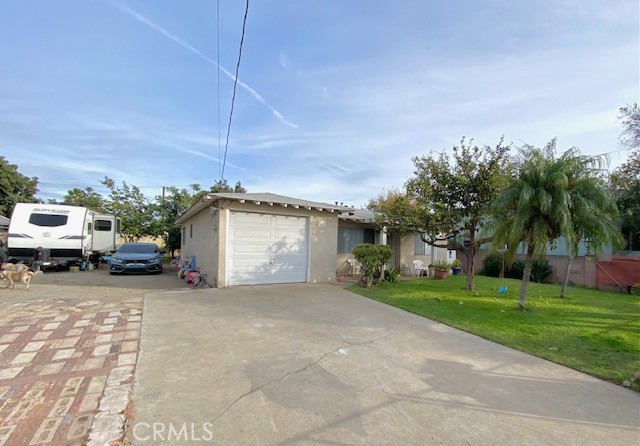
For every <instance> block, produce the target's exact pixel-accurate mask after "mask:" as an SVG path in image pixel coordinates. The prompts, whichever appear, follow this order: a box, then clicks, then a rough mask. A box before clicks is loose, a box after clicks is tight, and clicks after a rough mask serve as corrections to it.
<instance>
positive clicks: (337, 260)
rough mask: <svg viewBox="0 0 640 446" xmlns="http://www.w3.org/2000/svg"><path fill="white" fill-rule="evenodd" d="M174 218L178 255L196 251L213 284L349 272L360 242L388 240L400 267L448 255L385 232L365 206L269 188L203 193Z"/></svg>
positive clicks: (322, 278)
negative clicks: (310, 198)
mask: <svg viewBox="0 0 640 446" xmlns="http://www.w3.org/2000/svg"><path fill="white" fill-rule="evenodd" d="M176 223H177V224H178V225H180V227H181V233H182V241H181V253H182V255H183V256H195V257H196V263H197V267H198V268H200V269H201V270H203V271H204V272H205V273H206V274H207V276H208V277H209V280H210V281H211V282H212V283H215V285H216V286H217V287H227V286H233V285H258V284H272V283H317V282H326V281H332V280H335V279H336V277H337V275H338V276H342V275H345V274H348V273H349V272H350V270H349V268H350V266H349V264H348V259H350V258H353V254H351V252H352V250H353V247H354V246H355V245H357V244H359V243H375V244H380V243H390V244H391V246H392V249H393V250H394V258H393V259H392V265H394V266H396V267H397V268H398V269H401V268H402V266H403V265H406V267H407V268H406V270H405V273H410V272H411V271H413V269H412V266H413V265H412V264H411V261H412V260H413V259H414V258H420V259H423V261H424V262H425V264H428V263H430V262H431V259H432V258H434V257H435V258H445V256H446V255H447V254H446V250H438V251H439V252H438V253H433V252H431V251H430V250H429V248H427V247H425V246H424V243H422V242H421V241H420V242H421V243H416V238H415V236H413V235H409V236H404V237H399V236H389V237H387V235H386V234H385V233H384V231H380V230H379V229H377V227H376V225H375V222H374V219H373V214H372V213H371V212H369V211H366V210H362V209H353V208H349V207H346V206H342V205H338V204H337V203H336V204H334V205H332V204H327V203H318V202H313V201H308V200H303V199H299V198H292V197H285V196H282V195H276V194H272V193H211V194H207V195H205V196H203V197H202V198H201V199H200V200H199V201H198V202H196V203H195V204H194V205H193V206H191V207H190V208H189V209H187V210H186V211H185V212H184V213H183V214H182V215H181V216H180V217H179V218H178V220H177V222H176ZM416 247H417V249H416Z"/></svg>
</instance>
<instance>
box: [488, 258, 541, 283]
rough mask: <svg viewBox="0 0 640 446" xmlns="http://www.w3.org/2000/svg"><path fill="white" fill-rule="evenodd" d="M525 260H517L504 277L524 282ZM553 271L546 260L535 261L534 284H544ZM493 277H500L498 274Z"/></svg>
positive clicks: (532, 272)
mask: <svg viewBox="0 0 640 446" xmlns="http://www.w3.org/2000/svg"><path fill="white" fill-rule="evenodd" d="M524 263H525V262H524V260H516V261H515V262H513V263H512V264H511V266H509V267H508V268H507V270H506V271H505V273H504V275H505V277H510V278H512V279H518V280H522V275H523V274H524ZM483 270H484V268H483ZM552 272H553V270H552V269H551V265H549V262H548V261H547V260H546V259H541V260H534V261H533V264H532V265H531V278H530V279H531V280H533V281H534V282H538V283H540V282H542V281H543V280H544V279H546V278H547V276H549V275H550V274H551V273H552ZM493 277H498V275H497V274H496V275H495V276H493Z"/></svg>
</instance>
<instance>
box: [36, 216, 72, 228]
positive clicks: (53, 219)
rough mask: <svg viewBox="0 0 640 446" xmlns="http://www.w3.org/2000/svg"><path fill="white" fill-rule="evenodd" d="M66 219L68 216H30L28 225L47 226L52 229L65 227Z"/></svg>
mask: <svg viewBox="0 0 640 446" xmlns="http://www.w3.org/2000/svg"><path fill="white" fill-rule="evenodd" d="M68 219H69V216H68V215H55V214H31V215H30V216H29V223H31V224H32V225H36V226H47V227H50V228H53V227H55V226H64V225H66V224H67V220H68Z"/></svg>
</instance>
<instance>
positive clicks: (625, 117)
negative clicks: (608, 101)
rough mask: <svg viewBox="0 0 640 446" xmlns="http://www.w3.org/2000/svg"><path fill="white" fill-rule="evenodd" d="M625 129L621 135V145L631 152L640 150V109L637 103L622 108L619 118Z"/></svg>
mask: <svg viewBox="0 0 640 446" xmlns="http://www.w3.org/2000/svg"><path fill="white" fill-rule="evenodd" d="M618 119H620V120H621V121H622V125H623V127H624V129H623V130H622V134H621V135H620V143H621V144H622V146H623V147H626V148H628V149H629V150H638V149H640V107H638V104H637V103H635V104H633V105H627V106H626V107H621V108H620V115H619V117H618Z"/></svg>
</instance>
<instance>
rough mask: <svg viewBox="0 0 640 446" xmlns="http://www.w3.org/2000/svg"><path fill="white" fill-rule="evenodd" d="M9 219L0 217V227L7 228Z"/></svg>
mask: <svg viewBox="0 0 640 446" xmlns="http://www.w3.org/2000/svg"><path fill="white" fill-rule="evenodd" d="M9 221H10V220H9V219H8V218H7V217H4V216H2V215H0V226H9Z"/></svg>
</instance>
